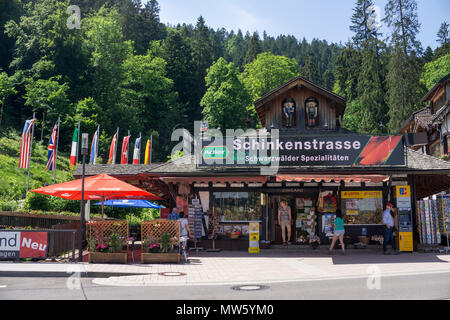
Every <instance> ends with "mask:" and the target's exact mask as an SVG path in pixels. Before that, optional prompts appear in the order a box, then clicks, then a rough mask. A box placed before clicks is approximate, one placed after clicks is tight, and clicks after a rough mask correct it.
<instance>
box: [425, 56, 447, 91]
mask: <svg viewBox="0 0 450 320" xmlns="http://www.w3.org/2000/svg"><path fill="white" fill-rule="evenodd" d="M423 69H424V71H423V74H422V77H421V79H420V82H421V83H422V84H424V85H425V86H426V88H427V90H431V89H432V88H433V87H434V86H435V85H436V83H437V82H438V81H439V80H441V79H442V78H444V77H445V76H446V75H448V74H449V73H450V53H449V54H447V55H445V56H443V57H440V58H438V59H436V60H434V61H431V62H429V63H427V64H425V66H424V68H423Z"/></svg>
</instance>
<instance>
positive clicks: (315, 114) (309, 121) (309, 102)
mask: <svg viewBox="0 0 450 320" xmlns="http://www.w3.org/2000/svg"><path fill="white" fill-rule="evenodd" d="M305 111H306V112H305V113H306V125H307V126H308V127H316V126H317V125H318V124H319V102H318V101H317V99H316V98H314V97H310V98H308V99H306V102H305Z"/></svg>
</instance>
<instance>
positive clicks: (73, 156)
mask: <svg viewBox="0 0 450 320" xmlns="http://www.w3.org/2000/svg"><path fill="white" fill-rule="evenodd" d="M77 157H78V128H75V131H74V132H73V138H72V150H71V152H70V168H71V169H72V168H73V167H75V166H76V165H77Z"/></svg>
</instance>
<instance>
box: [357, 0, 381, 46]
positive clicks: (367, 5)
mask: <svg viewBox="0 0 450 320" xmlns="http://www.w3.org/2000/svg"><path fill="white" fill-rule="evenodd" d="M373 6H374V2H373V0H357V1H356V4H355V8H354V9H353V15H352V18H351V22H352V25H351V26H350V30H351V31H353V32H354V33H355V35H354V36H353V42H354V43H355V44H356V46H357V47H361V46H362V44H363V43H364V41H366V40H369V39H370V38H377V37H378V36H379V33H378V29H379V28H378V27H377V26H376V25H375V24H374V22H375V18H376V16H375V14H376V13H374V12H371V10H370V9H371V8H373Z"/></svg>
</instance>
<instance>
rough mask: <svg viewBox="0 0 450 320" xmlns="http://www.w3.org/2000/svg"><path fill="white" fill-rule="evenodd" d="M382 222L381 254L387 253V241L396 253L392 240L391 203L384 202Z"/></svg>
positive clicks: (392, 219)
mask: <svg viewBox="0 0 450 320" xmlns="http://www.w3.org/2000/svg"><path fill="white" fill-rule="evenodd" d="M383 224H384V241H383V254H389V252H388V251H387V246H388V244H389V243H391V244H392V250H393V252H394V253H395V254H397V253H398V252H397V250H396V248H395V240H394V218H393V217H392V203H388V204H386V210H384V213H383Z"/></svg>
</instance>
